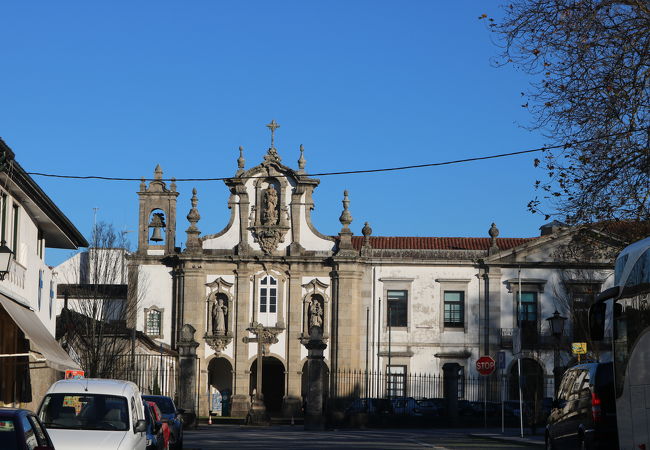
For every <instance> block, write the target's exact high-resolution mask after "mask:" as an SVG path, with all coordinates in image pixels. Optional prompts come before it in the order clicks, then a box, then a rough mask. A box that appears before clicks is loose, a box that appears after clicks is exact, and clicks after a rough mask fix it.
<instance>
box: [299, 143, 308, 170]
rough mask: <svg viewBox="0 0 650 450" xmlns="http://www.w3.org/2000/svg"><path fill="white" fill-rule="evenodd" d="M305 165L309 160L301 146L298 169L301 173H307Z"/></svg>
mask: <svg viewBox="0 0 650 450" xmlns="http://www.w3.org/2000/svg"><path fill="white" fill-rule="evenodd" d="M305 164H307V160H306V159H305V147H303V145H302V144H300V158H299V159H298V169H300V172H304V171H305Z"/></svg>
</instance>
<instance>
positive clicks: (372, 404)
mask: <svg viewBox="0 0 650 450" xmlns="http://www.w3.org/2000/svg"><path fill="white" fill-rule="evenodd" d="M358 413H368V414H392V413H393V406H392V404H391V402H390V401H389V400H388V399H385V398H357V399H355V400H354V401H353V402H352V403H351V404H350V405H348V407H347V408H346V409H345V414H346V415H350V414H358Z"/></svg>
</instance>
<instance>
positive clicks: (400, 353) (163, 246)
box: [129, 146, 623, 414]
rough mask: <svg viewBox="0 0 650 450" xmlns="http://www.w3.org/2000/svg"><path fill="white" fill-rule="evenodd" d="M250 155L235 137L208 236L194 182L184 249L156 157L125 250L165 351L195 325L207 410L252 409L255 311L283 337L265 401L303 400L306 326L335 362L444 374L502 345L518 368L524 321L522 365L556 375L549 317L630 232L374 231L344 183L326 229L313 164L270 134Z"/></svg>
mask: <svg viewBox="0 0 650 450" xmlns="http://www.w3.org/2000/svg"><path fill="white" fill-rule="evenodd" d="M244 164H245V161H244V158H243V155H242V154H241V150H240V157H239V159H238V168H237V170H236V173H235V174H234V176H233V177H232V178H230V179H228V180H227V181H226V182H225V184H226V186H227V188H228V189H229V190H230V192H231V195H230V199H229V200H228V204H227V205H224V215H229V217H230V220H229V223H228V225H227V226H226V227H225V228H224V229H223V230H221V231H218V230H210V229H209V226H207V225H206V226H201V227H202V228H204V229H206V228H207V229H208V230H207V233H206V234H204V235H201V231H200V230H199V226H198V223H199V221H200V214H199V208H198V195H197V192H196V190H195V191H194V195H193V197H192V200H191V205H189V206H190V207H189V213H188V215H187V220H188V222H189V227H188V228H187V230H186V237H185V238H184V239H183V240H184V241H185V242H186V247H187V248H185V249H183V250H181V249H179V248H177V246H176V245H177V244H176V233H177V220H176V197H177V196H178V192H177V191H176V184H175V183H174V182H173V181H172V183H171V184H170V185H168V184H167V183H166V182H165V181H164V180H163V177H162V170H161V169H160V167H157V168H156V170H155V172H154V178H153V180H151V181H150V182H149V183H145V181H144V180H143V182H142V183H141V184H140V189H139V191H138V197H139V203H140V213H139V218H140V220H139V231H138V233H139V239H138V249H137V251H136V252H135V253H134V254H133V255H131V256H130V258H129V259H130V262H129V264H130V268H131V269H130V270H134V271H136V272H137V273H138V274H139V277H140V282H141V286H140V289H139V294H138V295H139V296H141V297H142V303H141V306H140V308H139V311H138V318H137V327H138V329H140V330H143V331H144V332H145V333H147V334H149V335H151V337H153V338H155V339H158V340H160V341H163V342H165V343H167V344H169V345H170V346H171V347H172V348H176V347H177V345H178V342H179V338H180V332H181V328H182V327H183V326H184V325H185V324H189V325H191V327H192V328H193V329H194V330H196V332H195V335H194V339H196V340H197V341H198V343H199V346H198V348H197V355H198V357H199V359H200V368H201V371H200V373H199V374H198V377H197V379H196V382H197V383H198V392H199V394H200V399H199V408H200V412H201V414H204V413H205V409H206V408H207V406H206V405H207V404H208V400H207V393H208V392H209V391H210V390H211V389H212V390H214V389H217V390H219V391H221V392H227V393H228V394H230V395H232V413H233V414H245V412H246V411H247V409H248V405H249V403H248V402H249V400H250V394H251V393H252V391H253V389H254V387H255V385H256V380H255V376H254V374H255V373H256V364H257V363H256V352H257V346H256V344H254V343H246V342H248V341H246V339H249V338H253V337H254V334H252V333H251V331H250V329H251V327H252V326H253V325H254V324H256V323H261V324H262V325H264V326H265V327H266V328H267V331H268V332H270V333H271V334H272V335H273V336H274V337H275V341H274V342H273V343H272V344H271V345H270V346H269V348H268V351H267V352H266V354H265V356H264V359H263V374H264V375H263V380H262V389H263V391H264V395H265V401H266V403H267V406H268V408H269V409H270V410H271V411H273V410H280V409H282V410H284V411H285V412H293V411H295V410H297V409H299V408H300V405H301V404H302V397H303V394H304V386H305V382H306V381H305V379H304V374H303V367H304V364H305V361H306V356H307V350H306V349H305V347H304V344H305V343H306V340H307V337H308V335H309V331H310V329H311V328H312V326H316V327H317V329H319V330H320V331H321V332H322V334H323V337H324V340H325V342H326V343H327V345H328V347H327V349H326V350H325V362H326V364H327V366H328V368H329V370H330V372H331V373H332V374H335V373H336V372H338V371H341V370H345V369H353V370H365V368H366V367H367V368H368V369H369V370H370V371H381V372H384V373H385V372H386V371H388V372H390V373H392V374H395V376H396V377H399V375H400V374H402V373H413V372H419V373H428V374H441V373H442V368H443V366H444V365H445V364H447V363H455V364H458V365H459V367H460V368H461V370H463V372H464V373H465V374H467V375H476V374H477V373H476V369H475V363H476V360H477V359H478V358H479V357H480V356H481V355H484V354H489V355H491V356H493V357H496V355H497V353H498V352H500V351H503V352H505V356H506V357H505V368H504V373H506V374H513V373H514V370H513V361H514V359H513V339H512V335H513V329H519V328H521V329H522V334H523V350H522V352H521V353H520V356H522V357H523V359H524V364H523V370H524V376H526V377H530V378H532V379H535V380H539V382H540V383H543V382H544V381H545V380H552V374H553V366H554V360H553V355H554V353H553V350H554V348H555V344H556V341H554V338H553V337H552V336H550V332H549V330H548V324H547V322H546V320H545V319H547V318H548V317H550V316H551V315H552V314H553V313H554V312H555V311H556V310H557V311H559V312H560V313H561V314H563V315H564V316H568V317H570V318H572V319H573V320H571V321H570V322H573V323H582V321H584V316H585V314H586V310H585V306H587V305H588V302H589V298H590V297H593V295H595V294H596V293H598V292H599V291H600V290H602V289H604V288H607V287H608V286H609V285H610V284H611V282H612V280H611V276H610V275H611V270H612V259H611V255H613V254H614V253H615V251H616V249H617V248H618V247H619V246H620V245H623V242H622V241H621V240H620V239H617V238H615V237H613V236H612V235H608V234H606V233H603V232H599V231H593V230H578V229H567V228H565V227H562V226H560V224H557V223H552V224H549V225H548V226H545V227H542V230H541V231H542V232H541V235H540V236H533V237H526V238H501V237H498V235H499V231H498V229H497V228H496V226H494V225H492V227H491V228H489V227H488V226H486V236H485V237H469V238H467V237H465V238H445V237H385V236H372V230H371V229H370V227H369V226H368V224H367V223H366V226H364V227H363V229H362V230H361V232H362V236H354V233H353V232H352V231H351V229H350V227H349V226H350V224H351V223H352V215H351V211H353V210H354V207H353V204H352V206H350V200H349V198H348V194H347V192H346V193H345V195H344V199H343V212H342V214H341V216H340V218H339V220H340V222H341V224H342V228H341V231H340V233H339V234H338V236H326V235H323V234H321V233H320V232H319V231H318V230H316V228H315V227H314V225H313V224H312V223H311V218H310V212H311V210H312V209H313V208H314V207H316V206H317V205H315V204H314V200H313V197H312V194H313V191H314V189H315V188H316V187H317V186H318V184H319V180H316V179H313V178H309V177H307V176H306V175H305V173H306V172H305V160H304V157H303V152H302V149H301V152H300V158H299V160H298V169H297V170H296V169H291V168H289V167H287V166H285V165H284V164H282V162H281V158H280V155H279V154H278V152H277V150H276V149H275V148H274V147H273V146H272V147H271V148H269V150H268V152H267V154H266V155H265V156H264V160H263V161H262V162H261V163H260V164H259V165H257V166H254V167H252V168H250V169H248V170H246V169H245V168H244ZM356 200H358V201H362V199H356ZM205 204H209V205H212V203H211V202H209V201H207V202H205ZM226 206H227V208H228V209H229V211H228V210H226ZM413 219H414V220H415V218H413ZM332 220H336V218H332ZM488 220H489V219H487V220H486V224H487V223H489V221H488ZM488 228H489V231H488ZM431 231H432V233H435V229H432V230H431ZM152 238H153V239H152ZM596 250H598V251H596ZM520 288H521V292H522V295H521V303H522V306H521V307H519V306H517V299H518V297H517V293H518V292H519V290H520ZM576 299H577V300H576ZM574 300H575V301H574ZM389 307H390V308H389ZM389 309H390V326H389ZM518 311H519V314H518ZM517 316H519V318H520V320H519V321H518V320H517ZM519 322H521V327H519ZM565 334H566V337H564V338H562V339H561V340H560V343H561V344H562V346H563V347H562V351H561V354H560V364H563V365H564V364H566V363H567V362H568V361H569V359H571V358H572V355H570V354H569V353H567V351H566V349H567V345H568V342H570V341H571V339H572V336H571V334H572V326H571V324H568V325H567V331H566V333H565ZM578 335H579V338H580V339H584V336H583V335H582V334H580V333H578V332H577V331H576V337H578ZM332 379H334V377H332ZM332 383H333V384H332V386H331V388H332V389H338V388H337V386H335V385H334V383H335V381H333V382H332ZM395 389H396V391H395V392H396V393H398V392H402V391H403V390H404V389H402V388H399V387H395ZM400 389H401V390H400ZM404 394H408V392H404Z"/></svg>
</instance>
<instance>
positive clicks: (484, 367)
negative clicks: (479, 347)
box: [476, 356, 496, 375]
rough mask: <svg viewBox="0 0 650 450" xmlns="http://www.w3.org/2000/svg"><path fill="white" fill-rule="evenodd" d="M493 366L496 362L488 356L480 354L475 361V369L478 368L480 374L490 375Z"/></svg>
mask: <svg viewBox="0 0 650 450" xmlns="http://www.w3.org/2000/svg"><path fill="white" fill-rule="evenodd" d="M495 367H496V364H495V363H494V360H493V359H492V358H491V357H490V356H481V357H480V358H479V359H478V360H477V361H476V370H478V373H480V374H481V375H490V374H491V373H492V372H494V368H495Z"/></svg>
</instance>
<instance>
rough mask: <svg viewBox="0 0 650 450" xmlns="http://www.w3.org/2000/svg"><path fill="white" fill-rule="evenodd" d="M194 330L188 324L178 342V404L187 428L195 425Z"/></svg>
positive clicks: (195, 375)
mask: <svg viewBox="0 0 650 450" xmlns="http://www.w3.org/2000/svg"><path fill="white" fill-rule="evenodd" d="M195 332H196V329H194V327H193V326H192V325H190V324H188V323H186V324H185V325H183V327H182V328H181V333H180V339H179V340H178V360H179V366H180V369H179V372H180V373H179V375H180V376H179V379H180V383H179V385H178V404H179V406H180V407H181V408H182V409H184V410H185V413H184V414H183V420H184V421H185V423H186V424H187V425H188V426H193V425H196V423H197V420H196V417H197V413H198V405H197V404H196V388H197V384H196V379H197V361H198V358H197V356H196V348H197V347H198V346H199V343H198V342H196V341H195V340H194V333H195Z"/></svg>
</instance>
